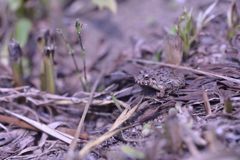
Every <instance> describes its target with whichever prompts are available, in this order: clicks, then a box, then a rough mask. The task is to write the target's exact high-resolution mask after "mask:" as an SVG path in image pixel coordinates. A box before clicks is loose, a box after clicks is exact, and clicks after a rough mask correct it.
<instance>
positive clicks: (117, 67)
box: [0, 0, 240, 160]
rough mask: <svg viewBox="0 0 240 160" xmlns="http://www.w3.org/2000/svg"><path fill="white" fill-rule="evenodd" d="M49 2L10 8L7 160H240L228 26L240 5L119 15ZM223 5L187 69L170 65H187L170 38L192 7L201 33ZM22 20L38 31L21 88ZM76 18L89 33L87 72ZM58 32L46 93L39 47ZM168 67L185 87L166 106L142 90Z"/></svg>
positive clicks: (176, 6) (1, 132)
mask: <svg viewBox="0 0 240 160" xmlns="http://www.w3.org/2000/svg"><path fill="white" fill-rule="evenodd" d="M44 2H45V1H23V2H22V6H21V7H20V8H22V10H21V9H19V10H15V11H13V10H11V7H10V6H9V4H8V3H7V2H6V1H5V0H0V4H1V5H0V6H2V7H0V13H1V14H0V26H1V27H0V53H1V62H0V86H1V88H0V94H1V98H0V103H1V107H0V113H1V114H0V124H1V128H0V146H1V147H0V159H45V160H46V159H102V160H103V159H119V160H120V159H146V160H155V159H161V160H169V159H173V160H186V159H188V160H192V159H199V160H200V159H220V158H222V159H234V160H235V159H236V160H237V159H240V158H239V157H240V154H239V151H240V144H239V142H240V141H239V140H240V136H239V135H240V126H239V124H240V121H239V119H240V114H239V113H240V105H239V101H240V99H239V97H240V92H239V89H240V87H239V86H240V85H239V84H240V80H239V78H240V67H239V64H240V61H239V49H240V45H239V36H238V35H239V33H240V30H239V29H236V31H235V32H234V35H233V38H231V39H229V38H228V34H229V31H230V29H231V28H230V27H229V26H228V23H227V13H229V9H230V7H231V5H232V6H234V4H235V5H236V6H235V8H234V7H233V8H234V9H236V10H235V11H236V13H234V15H236V16H235V17H234V18H235V19H234V20H236V21H237V20H238V21H237V22H239V21H240V20H239V19H240V17H239V13H240V3H239V2H238V1H236V2H232V1H227V0H223V1H220V2H218V1H213V0H201V1H191V0H170V1H168V0H162V1H159V0H148V1H139V0H117V1H116V2H117V12H116V13H113V12H111V11H110V10H109V9H108V8H104V9H99V8H98V7H97V6H96V5H95V4H94V3H93V1H88V0H82V1H77V0H67V1H57V0H52V1H50V2H48V1H47V2H45V3H44ZM214 2H217V3H218V4H217V5H216V6H214V7H213V9H212V10H211V12H210V13H208V16H207V18H209V19H208V20H209V21H208V23H206V24H205V25H203V27H202V28H201V29H200V31H199V33H198V34H197V35H196V37H195V40H194V42H193V43H192V44H191V45H190V50H189V51H188V52H187V53H184V55H183V57H182V58H181V59H180V60H179V59H178V60H177V61H178V62H180V65H179V64H177V65H175V64H169V63H171V61H169V59H168V57H179V56H177V55H176V56H175V55H174V54H175V52H173V53H171V52H168V51H166V47H165V46H166V44H165V42H164V37H165V36H166V35H167V34H168V32H169V31H170V30H171V29H172V28H173V26H174V25H175V24H177V20H178V19H179V18H180V17H181V15H182V13H183V10H184V9H183V8H184V7H185V8H187V9H188V10H189V11H190V10H191V11H192V15H191V16H192V21H193V22H194V24H195V25H194V27H195V29H196V28H197V27H198V26H197V25H196V21H197V17H198V16H199V13H200V12H203V11H206V10H207V9H208V8H209V6H211V5H212V4H213V3H214ZM47 3H49V4H47ZM22 17H25V18H28V19H30V20H31V24H32V28H31V31H30V33H29V36H28V37H27V43H26V45H24V46H21V50H22V54H23V55H22V57H21V58H23V59H24V60H25V61H27V62H28V63H27V64H26V63H25V61H24V60H23V64H24V69H23V70H24V71H23V73H24V74H25V75H24V85H21V86H19V85H18V86H16V84H18V83H16V82H17V81H16V79H15V76H14V73H15V72H14V71H13V70H12V68H11V65H12V62H11V58H12V57H10V62H9V61H8V58H7V57H8V55H7V54H8V51H7V47H8V43H9V42H10V41H11V39H12V38H16V37H17V36H16V35H15V34H16V33H15V30H14V29H15V27H16V24H17V21H18V19H21V18H22ZM238 18H239V19H238ZM76 19H79V20H80V22H81V23H82V24H84V26H83V28H82V31H81V39H82V44H83V47H84V49H85V50H86V51H85V56H86V70H84V63H83V58H82V55H81V53H82V51H83V50H82V48H81V44H80V43H79V37H78V34H77V33H76V29H75V23H76ZM198 20H199V19H198ZM198 22H199V21H198ZM236 25H239V24H236ZM182 27H183V26H182ZM57 28H59V29H61V31H62V33H63V36H64V39H65V40H64V39H63V38H62V37H61V35H60V34H58V33H57V32H56V29H57ZM48 31H49V37H50V38H49V39H51V38H52V39H53V41H50V42H51V45H52V46H54V47H52V49H54V61H53V64H54V72H55V73H54V75H55V80H54V83H55V87H56V91H55V93H52V94H51V92H50V91H49V90H47V91H41V90H42V88H41V78H40V77H41V65H42V62H43V59H44V58H43V57H44V56H43V55H44V54H43V53H42V52H40V51H39V48H38V42H39V41H40V39H39V37H41V38H42V39H44V38H46V37H47V36H46V35H48V34H47V33H48ZM189 32H190V31H189ZM186 34H187V33H186ZM44 35H45V37H44ZM192 37H193V36H192ZM192 37H191V38H192ZM189 39H190V38H189ZM66 42H67V43H69V45H70V46H71V47H72V49H73V50H74V57H72V56H71V55H70V54H69V50H68V47H67V44H66ZM51 45H49V46H51ZM46 46H47V45H46ZM170 49H171V47H170ZM172 51H173V50H172ZM9 52H11V50H10V51H9ZM14 53H18V52H17V51H16V50H15V52H14ZM168 54H172V55H171V56H169V55H168ZM45 55H46V53H45ZM13 57H14V58H16V55H15V54H13ZM73 58H74V59H75V61H76V63H77V66H78V67H77V68H76V66H75V63H74V61H73ZM166 62H168V63H166ZM164 67H170V68H173V69H175V70H176V71H177V72H181V74H184V77H185V86H184V87H181V88H180V89H179V90H177V91H174V92H171V93H170V94H169V95H164V96H163V97H158V96H157V95H156V94H157V92H158V91H157V90H155V89H153V88H150V87H148V86H141V85H139V84H137V83H136V82H135V81H134V76H136V75H138V72H139V71H140V70H141V69H159V68H164ZM49 68H50V67H49ZM78 70H79V71H80V72H81V79H82V81H81V80H79V73H78ZM85 74H86V78H87V79H84V77H85ZM47 82H48V83H50V80H49V79H48V81H47ZM88 85H89V90H88ZM88 104H89V105H88ZM85 115H86V118H85V119H83V120H84V121H83V125H82V126H80V125H79V123H80V121H81V118H82V117H84V116H85ZM79 128H81V132H80V134H78V135H79V136H77V137H78V138H79V139H78V141H77V142H76V141H75V142H76V144H75V145H74V143H72V144H71V142H72V139H73V137H74V136H75V133H76V132H78V129H79ZM67 135H69V136H71V137H69V136H67ZM70 144H71V145H70ZM71 146H73V148H72V147H71Z"/></svg>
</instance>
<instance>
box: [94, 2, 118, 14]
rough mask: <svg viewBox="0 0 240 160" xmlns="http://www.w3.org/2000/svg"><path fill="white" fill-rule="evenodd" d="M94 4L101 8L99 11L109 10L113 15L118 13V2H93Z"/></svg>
mask: <svg viewBox="0 0 240 160" xmlns="http://www.w3.org/2000/svg"><path fill="white" fill-rule="evenodd" d="M92 3H93V4H95V5H97V6H98V7H99V9H103V8H108V9H110V10H111V11H112V12H113V13H117V2H116V0H92Z"/></svg>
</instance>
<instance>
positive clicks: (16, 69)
mask: <svg viewBox="0 0 240 160" xmlns="http://www.w3.org/2000/svg"><path fill="white" fill-rule="evenodd" d="M8 53H9V62H10V65H11V67H12V72H13V81H14V84H15V85H16V86H18V87H19V86H23V68H22V50H21V48H20V46H19V42H18V41H16V40H14V39H13V40H12V41H11V42H10V43H9V44H8Z"/></svg>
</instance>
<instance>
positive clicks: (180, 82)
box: [134, 68, 185, 97]
mask: <svg viewBox="0 0 240 160" xmlns="http://www.w3.org/2000/svg"><path fill="white" fill-rule="evenodd" d="M134 79H135V81H136V83H138V84H140V85H145V86H149V87H152V88H154V89H156V90H159V91H160V92H158V93H157V96H158V97H164V96H165V95H169V93H172V92H174V91H177V90H178V89H179V88H181V87H184V86H185V78H184V75H183V74H181V73H177V72H176V70H174V69H171V68H160V69H152V70H141V71H140V74H139V75H138V76H135V77H134Z"/></svg>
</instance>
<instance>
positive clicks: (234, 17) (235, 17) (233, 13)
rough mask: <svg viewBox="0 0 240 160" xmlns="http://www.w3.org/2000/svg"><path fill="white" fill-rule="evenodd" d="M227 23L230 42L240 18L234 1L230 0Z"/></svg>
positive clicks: (239, 26) (237, 27) (239, 25)
mask: <svg viewBox="0 0 240 160" xmlns="http://www.w3.org/2000/svg"><path fill="white" fill-rule="evenodd" d="M227 24H228V40H229V41H230V43H231V44H232V39H233V36H234V35H235V33H236V30H237V29H239V28H240V19H239V14H238V11H237V6H236V2H235V1H232V3H231V6H230V7H229V9H228V11H227Z"/></svg>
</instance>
